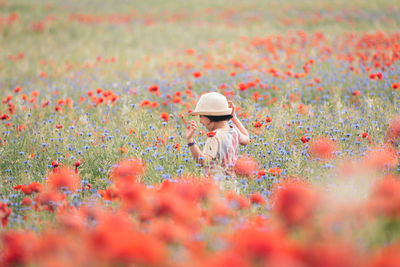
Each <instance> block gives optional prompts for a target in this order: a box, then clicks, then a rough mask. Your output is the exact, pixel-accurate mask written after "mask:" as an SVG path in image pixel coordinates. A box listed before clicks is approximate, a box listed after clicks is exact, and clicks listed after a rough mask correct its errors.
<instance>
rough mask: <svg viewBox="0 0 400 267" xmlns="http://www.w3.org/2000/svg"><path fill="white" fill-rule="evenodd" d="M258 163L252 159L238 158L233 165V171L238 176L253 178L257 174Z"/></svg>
mask: <svg viewBox="0 0 400 267" xmlns="http://www.w3.org/2000/svg"><path fill="white" fill-rule="evenodd" d="M258 169H259V168H258V162H257V161H256V160H255V159H253V158H252V157H241V158H238V160H237V161H236V163H235V165H234V171H235V173H236V174H238V175H243V176H245V177H249V178H251V177H254V176H256V175H257V174H258Z"/></svg>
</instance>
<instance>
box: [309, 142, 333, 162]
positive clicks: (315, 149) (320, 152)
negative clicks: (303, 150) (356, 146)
mask: <svg viewBox="0 0 400 267" xmlns="http://www.w3.org/2000/svg"><path fill="white" fill-rule="evenodd" d="M336 150H337V148H336V143H335V142H334V141H332V140H331V139H329V138H328V137H318V138H315V139H313V140H312V142H311V144H310V147H309V153H310V154H311V156H313V157H316V158H320V159H330V158H332V157H333V156H334V152H335V151H336Z"/></svg>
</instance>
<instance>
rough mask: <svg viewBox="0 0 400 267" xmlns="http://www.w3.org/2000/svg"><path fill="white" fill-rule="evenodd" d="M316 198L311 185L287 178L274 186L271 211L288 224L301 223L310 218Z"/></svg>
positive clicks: (316, 201)
mask: <svg viewBox="0 0 400 267" xmlns="http://www.w3.org/2000/svg"><path fill="white" fill-rule="evenodd" d="M318 199H319V198H318V195H317V193H316V192H315V191H314V190H313V189H312V188H311V186H309V185H307V184H304V183H300V182H295V181H291V180H287V181H284V182H283V183H280V184H278V185H276V186H275V188H274V191H273V197H272V201H273V211H274V212H275V214H276V215H277V216H278V217H279V218H281V219H282V220H283V221H284V222H285V223H286V224H287V225H289V226H293V225H303V224H305V223H306V222H308V221H310V220H312V215H313V214H314V212H315V209H316V207H317V205H318Z"/></svg>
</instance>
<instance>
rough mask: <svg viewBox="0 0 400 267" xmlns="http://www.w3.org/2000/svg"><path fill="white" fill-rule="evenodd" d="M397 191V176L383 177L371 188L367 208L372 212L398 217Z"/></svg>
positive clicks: (398, 202)
mask: <svg viewBox="0 0 400 267" xmlns="http://www.w3.org/2000/svg"><path fill="white" fill-rule="evenodd" d="M399 192H400V180H399V177H397V176H387V177H384V178H383V179H381V180H379V181H377V183H376V184H375V186H374V187H373V188H372V193H371V198H370V202H369V208H370V209H371V211H372V212H373V213H374V214H379V215H385V216H389V217H397V218H400V194H399Z"/></svg>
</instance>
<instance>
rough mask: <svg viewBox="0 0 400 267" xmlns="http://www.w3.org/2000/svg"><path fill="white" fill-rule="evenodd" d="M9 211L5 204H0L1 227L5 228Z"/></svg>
mask: <svg viewBox="0 0 400 267" xmlns="http://www.w3.org/2000/svg"><path fill="white" fill-rule="evenodd" d="M10 214H11V209H9V208H8V207H7V204H6V203H3V202H0V219H1V224H2V225H3V226H7V224H8V217H10Z"/></svg>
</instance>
